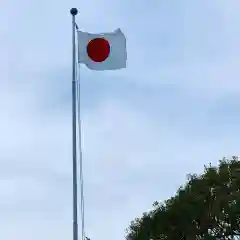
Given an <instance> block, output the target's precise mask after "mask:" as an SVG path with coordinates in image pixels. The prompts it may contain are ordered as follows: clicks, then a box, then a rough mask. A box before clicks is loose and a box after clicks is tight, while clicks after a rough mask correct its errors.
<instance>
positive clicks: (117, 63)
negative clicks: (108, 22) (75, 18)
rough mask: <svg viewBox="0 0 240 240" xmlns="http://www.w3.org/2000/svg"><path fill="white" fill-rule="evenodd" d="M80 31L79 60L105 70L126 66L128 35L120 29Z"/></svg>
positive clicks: (90, 67) (90, 66) (94, 67)
mask: <svg viewBox="0 0 240 240" xmlns="http://www.w3.org/2000/svg"><path fill="white" fill-rule="evenodd" d="M77 32H78V62H79V63H83V64H85V65H86V66H87V67H88V68H89V69H92V70H98V71H104V70H116V69H121V68H126V64H127V49H126V37H125V35H124V34H123V33H122V31H121V30H120V29H117V30H115V31H114V32H110V33H99V34H92V33H88V32H82V31H79V30H78V31H77Z"/></svg>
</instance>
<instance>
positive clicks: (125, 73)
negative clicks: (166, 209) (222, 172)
mask: <svg viewBox="0 0 240 240" xmlns="http://www.w3.org/2000/svg"><path fill="white" fill-rule="evenodd" d="M71 7H77V8H79V11H80V13H79V15H78V16H77V22H78V25H79V27H80V28H81V29H82V30H84V31H89V32H95V33H97V32H104V31H106V32H109V31H113V30H115V29H116V28H118V27H120V28H121V29H122V31H123V32H124V33H125V35H126V37H127V47H128V68H127V69H125V70H121V71H115V72H93V71H90V70H88V69H86V67H84V66H83V67H82V68H81V83H82V118H83V119H82V120H83V135H84V136H83V138H84V142H83V158H84V174H85V198H86V199H85V200H86V232H87V235H89V237H91V238H92V239H97V240H103V239H106V238H107V239H114V240H121V239H124V235H125V232H124V230H125V228H127V227H128V225H129V223H130V221H131V220H133V219H134V218H135V217H137V216H139V215H140V214H141V213H142V212H144V211H146V210H148V209H150V208H151V204H152V203H153V202H154V201H155V200H164V199H166V198H168V197H169V196H171V195H172V194H174V193H175V191H176V190H177V188H178V187H179V186H180V185H181V184H183V183H184V182H185V179H186V178H185V177H186V174H188V173H190V172H198V173H200V172H201V171H202V170H203V166H204V164H207V163H209V162H212V163H217V161H218V159H221V158H222V157H224V156H232V155H239V133H238V132H239V131H240V125H239V123H240V97H239V92H240V84H239V77H240V73H239V69H240V68H239V62H240V57H239V53H240V47H239V46H240V45H239V40H240V30H239V22H240V17H239V8H240V3H239V1H238V0H228V1H224V0H212V1H208V0H195V1H192V0H182V1H177V0H168V1H160V0H158V1H156V0H153V1H143V0H139V1H137V2H134V1H132V2H131V1H126V0H116V1H110V0H88V1H72V0H71V1H62V0H59V1H55V0H53V1H51V4H49V1H46V0H41V1H38V0H35V1H30V0H22V1H19V0H8V1H3V2H1V8H0V9H1V10H0V11H1V14H0V33H1V40H0V41H1V46H2V48H1V51H2V54H1V55H0V62H1V64H0V70H1V78H0V106H1V120H0V133H1V138H0V141H1V144H0V185H1V192H0V212H1V214H0V222H1V224H0V239H6V240H15V239H18V240H23V239H24V240H32V239H35V240H42V239H45V240H50V239H51V240H53V239H57V240H63V239H64V240H65V239H71V236H72V226H71V218H72V211H71V204H72V200H71V198H72V193H71V17H70V15H69V9H70V8H71Z"/></svg>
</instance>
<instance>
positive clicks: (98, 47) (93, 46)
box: [87, 38, 110, 62]
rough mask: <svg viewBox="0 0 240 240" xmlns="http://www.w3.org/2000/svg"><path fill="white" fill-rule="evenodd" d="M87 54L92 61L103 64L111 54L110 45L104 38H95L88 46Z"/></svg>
mask: <svg viewBox="0 0 240 240" xmlns="http://www.w3.org/2000/svg"><path fill="white" fill-rule="evenodd" d="M87 53H88V56H89V57H90V58H91V60H92V61H94V62H103V61H105V60H106V59H107V58H108V56H109V54H110V45H109V43H108V41H107V40H106V39H104V38H94V39H92V40H91V41H89V43H88V45H87Z"/></svg>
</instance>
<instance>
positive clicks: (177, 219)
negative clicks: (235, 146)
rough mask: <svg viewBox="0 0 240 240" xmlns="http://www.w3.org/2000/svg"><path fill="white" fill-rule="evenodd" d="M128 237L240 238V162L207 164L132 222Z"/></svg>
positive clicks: (164, 239) (174, 239) (140, 239)
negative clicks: (172, 193) (216, 164)
mask: <svg viewBox="0 0 240 240" xmlns="http://www.w3.org/2000/svg"><path fill="white" fill-rule="evenodd" d="M126 239H127V240H150V239H152V240H181V239H182V240H203V239H204V240H212V239H215V240H216V239H222V240H224V239H229V240H231V239H240V161H238V158H237V157H232V159H231V160H228V159H226V158H224V159H223V160H221V161H219V166H218V167H213V166H211V164H209V165H208V166H205V168H204V173H203V174H202V175H199V176H198V175H196V174H192V175H189V176H188V181H187V183H186V185H185V186H184V187H181V188H179V190H178V191H177V193H176V195H175V196H174V197H171V198H170V199H168V200H166V201H165V202H164V203H159V202H157V201H155V202H154V204H153V210H152V211H150V212H149V213H144V214H143V216H142V217H141V218H137V219H136V220H135V221H133V222H132V223H131V224H130V227H129V229H128V231H127V236H126Z"/></svg>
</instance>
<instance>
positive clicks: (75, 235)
mask: <svg viewBox="0 0 240 240" xmlns="http://www.w3.org/2000/svg"><path fill="white" fill-rule="evenodd" d="M70 13H71V15H72V144H73V149H72V150H73V159H72V160H73V165H72V167H73V169H72V170H73V173H72V174H73V240H78V205H77V147H76V146H77V139H76V134H77V131H76V129H77V128H76V46H75V25H76V22H75V16H76V15H77V13H78V10H77V9H76V8H72V9H71V10H70Z"/></svg>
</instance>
